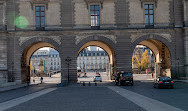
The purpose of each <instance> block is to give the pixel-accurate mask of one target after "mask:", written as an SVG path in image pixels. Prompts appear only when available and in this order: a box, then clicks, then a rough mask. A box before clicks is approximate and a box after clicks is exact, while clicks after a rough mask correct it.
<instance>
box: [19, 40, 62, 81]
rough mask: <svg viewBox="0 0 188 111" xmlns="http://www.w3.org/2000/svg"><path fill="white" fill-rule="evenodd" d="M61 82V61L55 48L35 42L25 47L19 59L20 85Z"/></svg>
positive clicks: (45, 43) (44, 43)
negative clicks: (41, 81)
mask: <svg viewBox="0 0 188 111" xmlns="http://www.w3.org/2000/svg"><path fill="white" fill-rule="evenodd" d="M41 77H42V78H43V82H44V83H60V82H61V59H60V54H59V52H58V51H57V50H56V48H55V47H54V46H53V45H51V44H49V43H47V42H37V43H34V44H31V45H30V46H29V47H27V48H26V49H25V50H24V52H23V54H22V58H21V80H22V83H26V82H28V81H29V82H30V83H40V79H41Z"/></svg>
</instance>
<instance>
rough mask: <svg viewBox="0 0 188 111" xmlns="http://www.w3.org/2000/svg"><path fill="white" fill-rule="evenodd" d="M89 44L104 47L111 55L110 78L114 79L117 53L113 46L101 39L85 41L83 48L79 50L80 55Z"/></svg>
mask: <svg viewBox="0 0 188 111" xmlns="http://www.w3.org/2000/svg"><path fill="white" fill-rule="evenodd" d="M88 46H97V47H100V48H102V49H103V50H104V51H106V53H107V54H108V56H109V68H110V79H112V74H114V72H115V71H116V64H115V63H116V60H115V53H114V50H113V49H112V47H111V46H110V45H108V44H107V43H105V42H102V41H99V40H94V41H89V42H87V43H85V44H84V45H83V46H81V48H80V49H79V50H78V52H77V55H79V53H80V52H81V51H82V50H83V49H85V48H86V47H88Z"/></svg>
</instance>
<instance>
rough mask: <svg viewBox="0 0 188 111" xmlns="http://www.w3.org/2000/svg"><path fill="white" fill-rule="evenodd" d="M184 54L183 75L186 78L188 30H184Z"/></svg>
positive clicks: (187, 71)
mask: <svg viewBox="0 0 188 111" xmlns="http://www.w3.org/2000/svg"><path fill="white" fill-rule="evenodd" d="M184 51H185V52H184V54H185V74H186V78H188V28H185V37H184Z"/></svg>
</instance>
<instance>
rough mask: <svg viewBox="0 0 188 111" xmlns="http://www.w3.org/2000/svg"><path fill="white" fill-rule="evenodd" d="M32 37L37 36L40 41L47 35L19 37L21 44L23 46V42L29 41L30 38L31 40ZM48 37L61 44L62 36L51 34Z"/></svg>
mask: <svg viewBox="0 0 188 111" xmlns="http://www.w3.org/2000/svg"><path fill="white" fill-rule="evenodd" d="M32 38H37V42H38V41H42V40H43V38H45V37H38V36H32V37H20V38H19V45H20V46H21V45H22V44H23V43H25V42H27V41H28V40H30V39H32ZM47 38H50V39H52V40H54V41H56V42H57V43H58V44H59V45H61V37H59V36H50V37H47Z"/></svg>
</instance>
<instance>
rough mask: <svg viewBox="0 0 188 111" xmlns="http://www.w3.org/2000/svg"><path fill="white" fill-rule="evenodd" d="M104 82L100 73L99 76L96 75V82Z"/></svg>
mask: <svg viewBox="0 0 188 111" xmlns="http://www.w3.org/2000/svg"><path fill="white" fill-rule="evenodd" d="M97 81H98V82H102V78H101V76H100V75H97V76H95V77H94V82H97Z"/></svg>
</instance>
